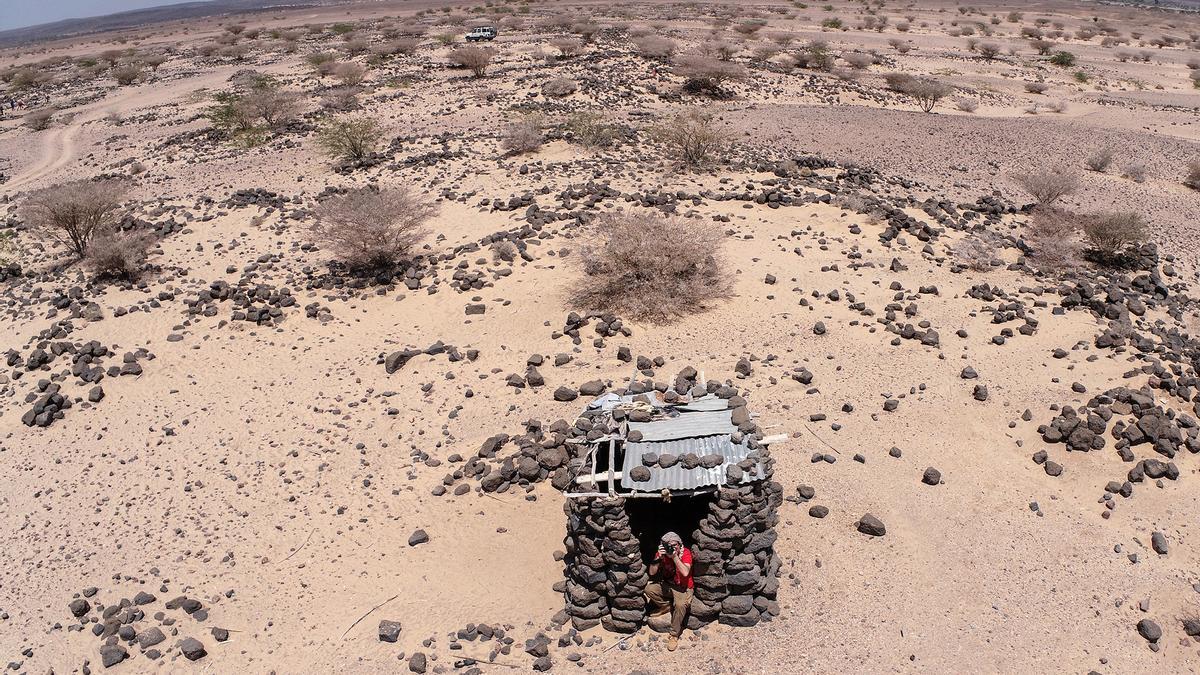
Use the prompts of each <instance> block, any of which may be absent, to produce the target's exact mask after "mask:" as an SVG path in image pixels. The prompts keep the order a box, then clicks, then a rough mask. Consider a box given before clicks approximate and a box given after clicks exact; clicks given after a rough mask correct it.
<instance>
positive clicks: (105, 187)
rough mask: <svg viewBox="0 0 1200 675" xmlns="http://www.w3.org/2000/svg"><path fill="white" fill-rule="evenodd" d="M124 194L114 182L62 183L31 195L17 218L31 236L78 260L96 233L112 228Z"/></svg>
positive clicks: (85, 181) (121, 186) (122, 188)
mask: <svg viewBox="0 0 1200 675" xmlns="http://www.w3.org/2000/svg"><path fill="white" fill-rule="evenodd" d="M125 190H126V186H125V184H124V183H122V182H120V181H116V180H99V181H89V180H80V181H74V182H71V183H64V184H62V185H56V186H53V187H48V188H44V189H42V190H38V191H37V192H34V193H33V194H32V195H30V196H29V198H28V199H27V200H26V202H25V204H24V206H23V207H22V210H21V214H22V217H23V218H24V219H25V222H26V223H28V224H29V226H30V228H32V229H33V231H34V232H37V233H39V234H40V235H42V236H45V237H50V238H52V239H54V240H56V241H58V242H60V243H62V244H63V245H65V246H66V247H67V248H69V249H70V250H71V252H72V253H74V254H75V255H76V256H78V257H80V258H82V257H83V256H84V255H86V254H87V250H88V245H89V244H90V243H91V241H92V238H93V237H94V236H96V234H97V233H99V232H102V231H105V230H109V229H112V228H114V227H115V223H116V214H117V211H118V210H119V209H120V207H121V202H122V201H123V200H124V197H125Z"/></svg>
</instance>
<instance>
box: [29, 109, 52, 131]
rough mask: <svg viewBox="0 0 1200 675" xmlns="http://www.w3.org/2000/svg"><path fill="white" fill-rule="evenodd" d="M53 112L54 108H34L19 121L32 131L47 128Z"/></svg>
mask: <svg viewBox="0 0 1200 675" xmlns="http://www.w3.org/2000/svg"><path fill="white" fill-rule="evenodd" d="M54 112H55V110H54V108H41V109H39V110H34V111H32V112H30V113H27V114H26V115H25V117H23V118H21V122H22V123H23V124H24V125H25V126H27V127H29V128H30V129H33V130H34V131H41V130H43V129H49V128H50V124H51V122H53V121H54Z"/></svg>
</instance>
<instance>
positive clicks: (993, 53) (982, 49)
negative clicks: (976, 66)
mask: <svg viewBox="0 0 1200 675" xmlns="http://www.w3.org/2000/svg"><path fill="white" fill-rule="evenodd" d="M979 55H980V56H982V57H983V58H984V59H986V60H988V61H991V60H993V59H995V58H996V57H997V56H999V55H1000V45H998V44H996V43H995V42H985V43H983V44H981V45H979Z"/></svg>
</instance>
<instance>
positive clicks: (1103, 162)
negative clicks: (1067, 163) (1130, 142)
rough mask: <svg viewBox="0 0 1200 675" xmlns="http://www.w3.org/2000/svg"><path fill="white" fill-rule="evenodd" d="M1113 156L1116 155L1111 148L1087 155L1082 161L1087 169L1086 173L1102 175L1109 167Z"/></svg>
mask: <svg viewBox="0 0 1200 675" xmlns="http://www.w3.org/2000/svg"><path fill="white" fill-rule="evenodd" d="M1115 154H1116V153H1115V151H1114V150H1113V149H1112V148H1100V149H1099V150H1097V151H1096V152H1093V153H1092V154H1090V155H1088V156H1087V157H1086V158H1085V159H1084V160H1083V165H1084V166H1085V167H1087V169H1088V171H1096V172H1098V173H1104V172H1105V171H1107V170H1108V167H1109V165H1110V164H1112V161H1113V156H1114V155H1115Z"/></svg>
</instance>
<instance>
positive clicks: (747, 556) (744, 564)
mask: <svg viewBox="0 0 1200 675" xmlns="http://www.w3.org/2000/svg"><path fill="white" fill-rule="evenodd" d="M655 392H656V393H655ZM614 393H617V394H619V395H621V400H622V401H623V402H630V403H634V404H641V405H640V406H636V407H633V408H632V410H630V411H629V412H626V411H624V410H623V409H622V407H621V406H617V407H616V408H613V409H611V410H607V411H605V410H595V409H594V410H588V411H586V412H585V414H584V416H582V417H581V421H586V423H585V424H584V425H583V427H586V428H588V431H587V432H586V433H585V437H586V438H587V439H589V440H592V441H595V440H596V439H600V438H604V437H606V436H608V435H610V434H615V435H619V436H620V435H623V436H624V441H625V442H626V443H627V444H634V445H637V444H639V441H640V440H641V439H640V437H639V435H638V432H637V431H630V430H629V427H630V426H631V425H629V424H624V421H625V420H628V421H630V422H634V423H648V424H649V425H652V424H654V420H656V419H660V418H668V417H672V416H675V415H678V416H683V415H688V414H693V415H695V414H698V413H694V412H693V413H688V412H680V410H681V409H686V408H687V407H688V405H689V404H694V405H697V407H698V408H700V409H703V410H705V411H713V412H715V411H716V410H719V409H722V408H721V407H720V406H718V405H714V404H716V403H719V402H723V403H724V404H725V406H724V407H723V410H727V411H729V416H730V420H731V424H730V425H729V426H728V429H727V431H726V433H724V434H721V435H722V436H723V437H724V438H722V440H727V441H728V442H729V443H728V446H729V447H734V446H744V448H745V449H746V450H748V452H747V453H746V455H745V458H744V459H741V460H740V461H738V462H737V463H728V462H727V463H724V464H719V465H714V466H711V467H710V466H708V465H709V464H712V462H709V461H706V459H708V458H706V457H697V456H694V455H686V454H685V455H682V456H678V457H671V458H668V457H667V456H666V455H663V456H654V455H655V453H653V452H646V453H643V454H642V455H641V457H642V462H641V464H640V465H641V466H646V468H651V469H654V470H657V471H665V470H666V468H669V466H673V465H674V464H675V462H678V463H680V464H682V465H683V466H684V467H685V468H686V467H687V466H689V465H690V466H692V467H693V469H692V471H698V472H702V473H701V475H707V476H714V475H715V476H718V478H716V479H715V480H713V481H712V483H711V484H705V482H704V480H703V479H702V480H701V483H700V484H699V485H697V486H696V489H698V490H707V491H709V492H712V493H713V494H712V499H711V501H709V502H708V507H707V509H708V510H707V513H706V514H705V515H704V516H703V517H702V518H701V520H700V522H699V525H698V527H697V528H696V529H695V530H694V531H692V532H690V533H686V534H685V539H687V538H689V537H688V535H689V534H690V541H691V542H692V544H691V546H692V551H693V554H694V557H693V561H694V579H695V598H694V599H693V601H692V604H691V611H690V614H689V617H688V624H687V626H688V628H690V629H697V628H701V627H703V626H704V625H706V624H709V623H711V622H713V621H719V622H720V623H722V624H726V625H732V626H753V625H755V624H757V623H758V622H759V621H761V620H767V619H770V618H771V617H773V616H775V615H776V614H777V613H778V609H779V608H778V604H777V603H776V592H777V590H778V588H779V580H778V576H779V569H780V561H779V556H778V555H776V554H775V551H774V543H775V539H776V533H775V526H776V524H777V523H778V521H779V517H778V514H777V509H778V506H779V504H780V502H781V501H782V492H783V490H782V487H781V486H780V485H779V483H777V482H775V481H773V480H771V476H772V471H773V465H774V460H773V459H772V458H771V457H770V452H769V449H768V447H767V445H765V444H763V443H762V442H761V441H762V440H763V434H762V431H761V429H759V428H758V425H757V424H756V423H755V422H754V421H753V420H752V418H751V416H750V414H749V410H748V408H747V405H746V400H745V399H744V398H743V397H742V396H741V395H740V394H739V392H738V390H737V389H736V388H734V387H733V386H731V385H729V384H721V383H719V382H707V383H705V384H703V385H702V384H698V383H697V373H696V370H695V369H694V368H690V367H689V368H686V369H684V370H683V372H681V373H680V374H679V376H678V377H677V378H676V380H675V383H674V385H673V386H667V385H662V384H659V385H652V383H651V386H649V387H647V383H637V382H634V383H633V384H632V386H631V387H630V388H629V389H628V390H625V391H619V392H614ZM700 402H702V403H703V405H698V404H699V403H700ZM647 403H649V404H650V406H651V410H647V409H646V408H647V406H646V405H645V404H647ZM636 425H637V426H642V424H636ZM680 426H683V427H686V426H687V425H676V428H679V427H680ZM700 426H703V425H700ZM643 428H648V425H647V426H646V427H643ZM700 431H701V432H702V433H708V432H709V431H711V429H701V430H700ZM707 438H712V437H707ZM679 440H681V439H671V442H673V443H675V444H676V445H680V444H679V443H678V441H679ZM687 440H699V439H687ZM599 445H600V448H603V447H604V443H603V442H601V443H600V444H599ZM643 445H653V444H649V443H647V444H643ZM682 445H685V446H686V443H684V444H682ZM584 447H586V445H585V446H584ZM664 459H665V460H666V464H668V465H669V466H664V465H663V460H664ZM647 461H649V462H651V464H650V465H649V466H647V464H646V462H647ZM571 464H572V467H573V469H574V470H568V471H564V472H563V473H564V474H567V475H575V474H577V473H579V472H580V471H581V470H582V471H583V472H586V471H587V469H586V468H584V463H583V460H582V458H575V459H573V460H572V462H571ZM626 466H628V464H627V465H626ZM718 467H719V469H720V470H719V471H714V472H709V473H703V472H704V469H705V468H709V469H716V468H718ZM556 478H557V476H556ZM555 482H556V485H557V486H558V487H560V489H561V488H565V487H567V485H568V484H569V483H570V482H573V481H559V480H556V481H555ZM638 482H651V481H650V480H649V479H646V480H645V481H638V480H636V479H635V480H634V481H633V483H634V485H635V487H634V491H636V483H638ZM655 485H656V486H657V483H655ZM572 487H578V486H572ZM672 489H673V488H670V487H664V488H663V489H662V492H663V493H666V494H664V495H663V497H664V498H665V497H666V495H667V494H670V492H671V490H672ZM653 492H657V489H655V490H653V491H650V492H643V493H642V494H643V495H645V494H651V493H653ZM632 501H633V498H632V497H625V496H620V495H618V496H588V497H581V498H573V499H567V500H566V505H565V507H564V510H565V511H566V514H567V535H566V538H565V542H564V543H565V545H566V555H565V556H564V559H563V562H564V565H565V574H566V579H565V581H564V582H562V583H561V584H560V587H561V588H562V589H563V591H564V595H565V598H566V610H567V614H568V616H570V618H571V622H572V624H573V625H574V627H575V628H577V629H579V630H585V629H587V628H591V627H594V626H596V625H597V624H602V625H603V626H604V627H605V628H606V629H608V630H612V631H616V632H622V633H629V632H633V631H636V630H637V629H638V627H639V626H641V625H642V624H643V622H644V621H645V611H646V606H645V600H644V596H643V592H644V590H645V587H646V584H647V582H648V580H649V578H648V570H647V566H646V564H645V562H644V561H643V559H642V556H641V548H640V543H639V541H638V539H637V537H636V536H635V534H634V531H633V529H632V528H631V526H630V518H629V513H628V512H627V510H626V507H627V506H628V505H629V504H630V503H631V502H632Z"/></svg>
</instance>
